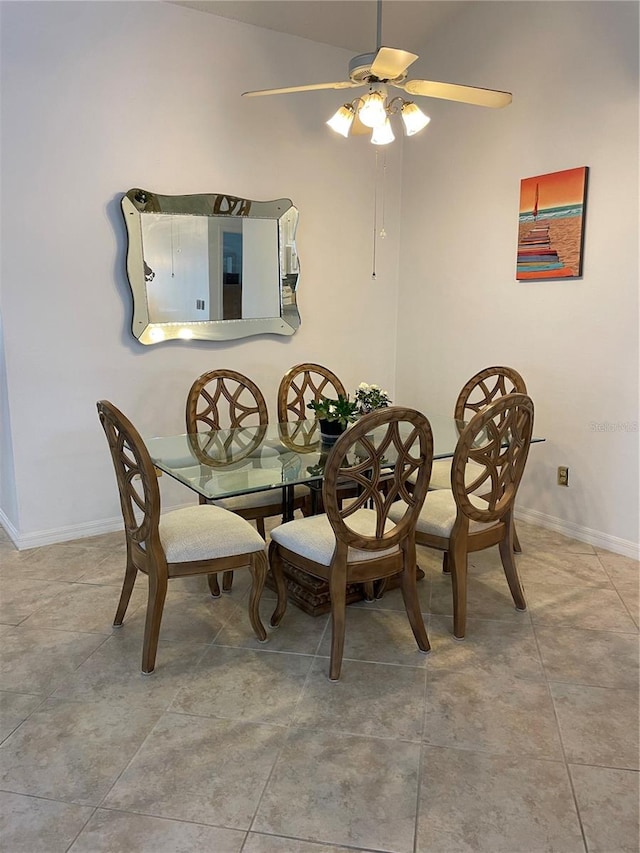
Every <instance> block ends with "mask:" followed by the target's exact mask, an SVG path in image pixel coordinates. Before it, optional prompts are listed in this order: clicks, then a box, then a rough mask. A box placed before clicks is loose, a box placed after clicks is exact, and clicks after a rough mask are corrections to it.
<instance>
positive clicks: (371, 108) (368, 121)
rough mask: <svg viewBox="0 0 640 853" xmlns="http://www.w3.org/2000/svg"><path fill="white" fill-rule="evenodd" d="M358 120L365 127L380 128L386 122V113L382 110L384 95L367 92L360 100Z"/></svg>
mask: <svg viewBox="0 0 640 853" xmlns="http://www.w3.org/2000/svg"><path fill="white" fill-rule="evenodd" d="M358 118H359V119H360V121H361V122H362V124H364V125H365V126H366V127H380V126H381V125H383V124H384V123H385V121H386V120H387V111H386V110H385V108H384V95H381V94H380V92H369V94H368V95H365V96H364V98H363V99H362V105H361V107H360V109H359V110H358Z"/></svg>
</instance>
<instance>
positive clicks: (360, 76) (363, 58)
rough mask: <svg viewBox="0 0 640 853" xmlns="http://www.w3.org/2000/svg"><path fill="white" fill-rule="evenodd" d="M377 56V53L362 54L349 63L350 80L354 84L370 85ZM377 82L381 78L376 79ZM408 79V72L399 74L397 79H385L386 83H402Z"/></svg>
mask: <svg viewBox="0 0 640 853" xmlns="http://www.w3.org/2000/svg"><path fill="white" fill-rule="evenodd" d="M376 56H377V52H376V53H361V54H360V55H359V56H354V57H353V59H352V60H351V61H350V62H349V79H350V80H351V82H352V83H368V82H369V80H370V79H371V77H372V74H371V66H372V65H373V62H374V60H375V58H376ZM374 79H375V80H378V79H380V78H378V77H374ZM406 79H407V72H406V70H405V71H403V72H402V74H398V76H397V77H388V78H385V82H389V83H402V81H403V80H406Z"/></svg>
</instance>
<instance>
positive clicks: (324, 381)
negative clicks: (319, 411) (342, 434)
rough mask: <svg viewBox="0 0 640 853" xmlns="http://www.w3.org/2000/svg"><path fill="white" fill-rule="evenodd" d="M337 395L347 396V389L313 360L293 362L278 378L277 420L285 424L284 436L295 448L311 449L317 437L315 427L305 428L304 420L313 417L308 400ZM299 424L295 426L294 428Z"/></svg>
mask: <svg viewBox="0 0 640 853" xmlns="http://www.w3.org/2000/svg"><path fill="white" fill-rule="evenodd" d="M338 395H341V396H343V397H346V396H347V391H346V389H345V387H344V385H343V384H342V382H341V381H340V379H338V377H337V376H336V374H335V373H334V372H333V371H332V370H329V368H327V367H323V366H322V365H321V364H315V363H314V362H310V361H307V362H303V363H302V364H296V365H295V366H294V367H292V368H291V369H290V370H288V371H287V372H286V373H285V375H284V376H283V377H282V379H281V380H280V385H279V387H278V422H279V423H280V424H285V423H286V424H287V425H288V429H287V430H286V436H287V439H288V441H289V442H291V443H292V444H294V445H295V446H296V448H297V449H298V451H300V449H302V450H304V449H305V448H307V447H308V448H309V449H310V450H313V449H314V448H315V447H316V446H317V442H318V441H319V440H320V431H319V428H318V429H313V428H311V429H309V428H308V426H307V425H303V422H304V421H307V420H313V419H314V418H315V415H314V413H313V412H312V411H311V409H309V408H307V406H308V404H309V403H310V402H312V401H313V402H315V403H318V402H319V401H320V400H321V399H322V398H323V397H329V398H330V399H333V400H336V399H337V398H338ZM296 424H299V425H300V426H299V428H296V426H295V425H296Z"/></svg>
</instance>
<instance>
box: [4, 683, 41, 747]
mask: <svg viewBox="0 0 640 853" xmlns="http://www.w3.org/2000/svg"><path fill="white" fill-rule="evenodd" d="M43 701H44V697H43V696H36V695H33V694H31V693H7V692H2V693H0V743H1V742H2V741H3V740H4V739H5V738H6V737H8V736H9V735H10V734H11V732H12V731H14V730H15V729H17V728H18V726H19V725H20V723H22V722H23V720H26V719H27V717H28V716H29V714H31V713H32V712H33V711H35V709H36V708H37V707H38V706H39V705H41V704H42V702H43Z"/></svg>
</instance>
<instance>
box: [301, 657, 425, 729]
mask: <svg viewBox="0 0 640 853" xmlns="http://www.w3.org/2000/svg"><path fill="white" fill-rule="evenodd" d="M328 670H329V661H328V659H326V658H320V659H318V660H316V662H315V663H314V665H313V668H312V669H311V672H310V673H309V677H308V679H307V683H306V685H305V688H304V690H303V693H302V697H301V698H300V701H299V702H298V705H297V707H296V710H295V717H294V720H293V724H294V725H295V726H297V727H299V728H309V729H313V730H323V731H327V732H331V731H338V732H345V733H349V732H350V733H352V734H360V735H373V736H377V737H383V738H387V737H389V738H402V739H403V740H420V736H421V734H422V718H423V713H424V694H425V673H424V669H422V668H415V667H409V666H394V665H390V664H383V663H364V662H362V661H348V662H346V663H345V665H344V667H343V673H342V676H341V680H340V681H338V682H330V681H329V679H328Z"/></svg>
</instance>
